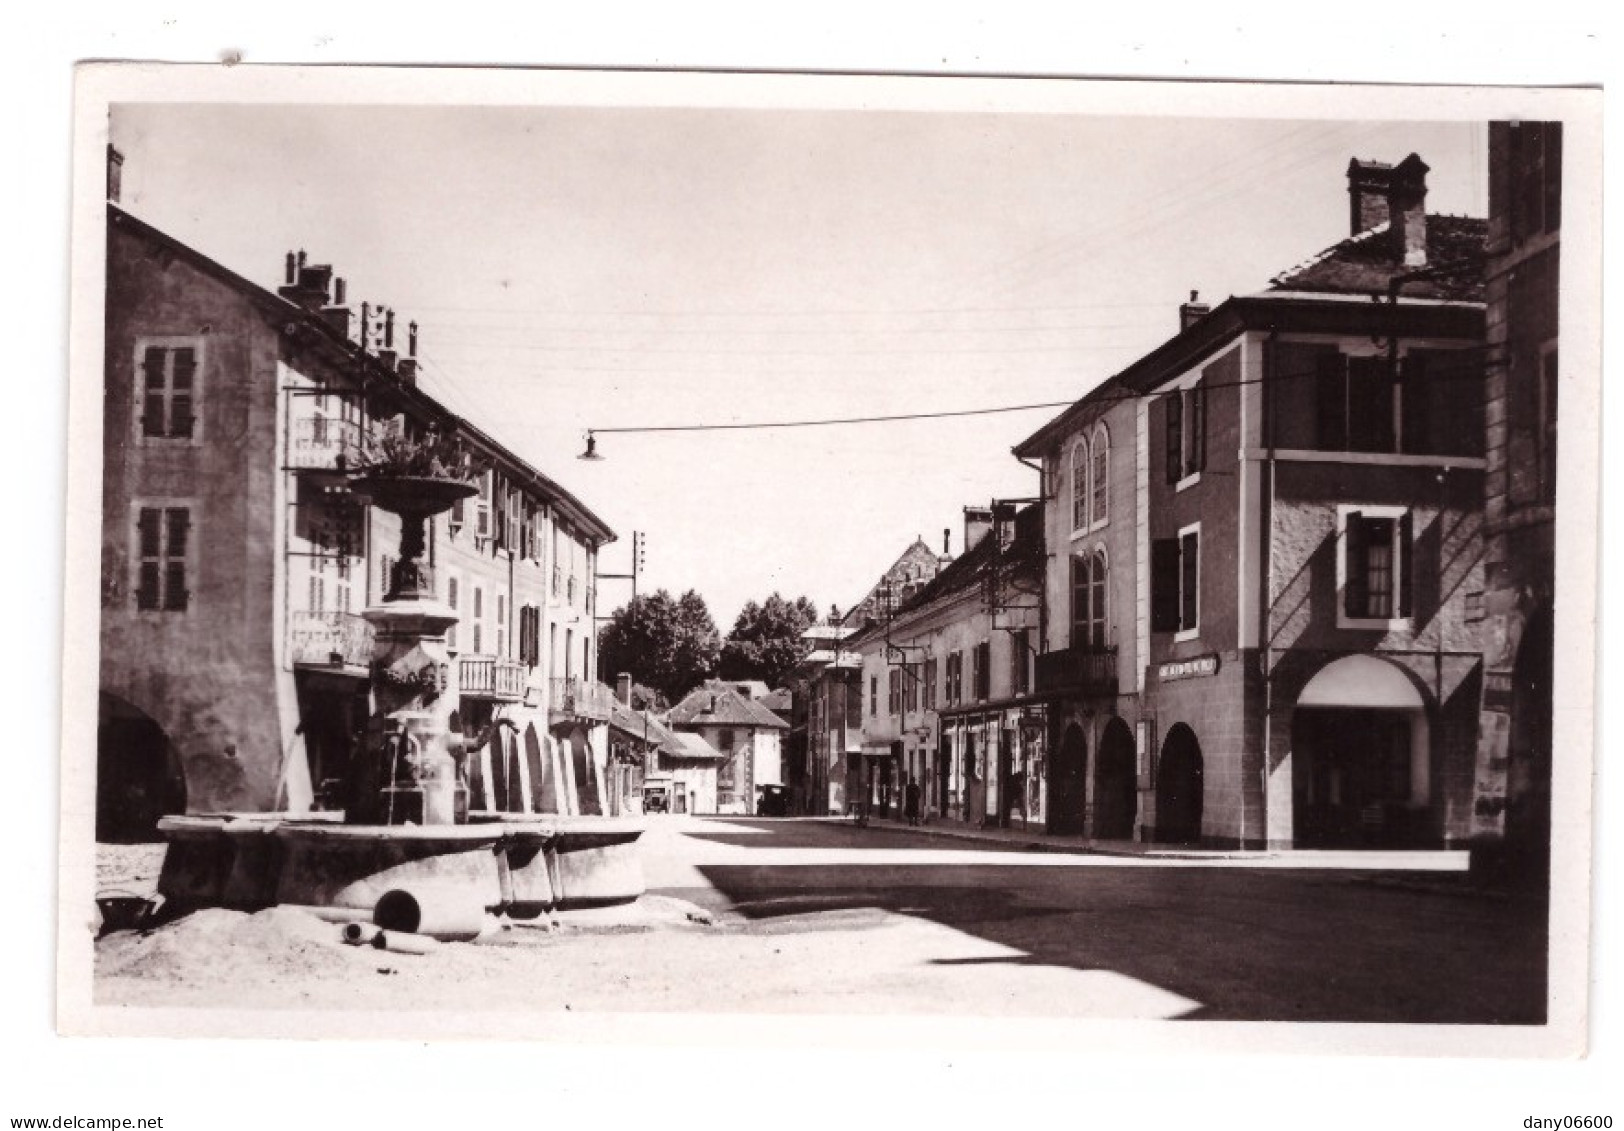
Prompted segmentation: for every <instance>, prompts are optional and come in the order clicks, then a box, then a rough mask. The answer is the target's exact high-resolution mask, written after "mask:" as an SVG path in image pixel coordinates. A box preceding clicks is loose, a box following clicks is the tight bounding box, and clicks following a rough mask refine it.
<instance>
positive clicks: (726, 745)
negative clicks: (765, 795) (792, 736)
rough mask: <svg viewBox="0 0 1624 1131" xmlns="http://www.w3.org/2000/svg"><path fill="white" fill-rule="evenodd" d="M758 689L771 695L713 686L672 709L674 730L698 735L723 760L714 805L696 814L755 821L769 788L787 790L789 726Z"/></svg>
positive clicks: (741, 686)
mask: <svg viewBox="0 0 1624 1131" xmlns="http://www.w3.org/2000/svg"><path fill="white" fill-rule="evenodd" d="M756 689H759V690H760V692H761V693H762V694H763V695H764V694H766V687H765V685H763V684H760V683H755V684H752V683H751V681H744V682H742V683H730V682H725V681H722V680H708V681H707V682H705V683H703V684H701V685H700V686H699V687H696V688H694V690H692V691H690V692H689V693H688V694H687V695H686V696H684V697H683V700H682V702H680V703H678V704H677V705H676V706H675V707H672V708H671V712H670V714H669V715H668V716H667V723H668V725H669V726H670V727H671V729H672V730H674V731H676V732H677V733H678V734H679V735H681V734H695V735H698V736H699V737H701V738H703V739H704V740H705V743H706V744H707V745H708V746H709V747H710V748H712V749H714V750H715V751H717V752H718V753H719V754H720V755H721V758H720V760H719V761H718V762H717V763H716V785H715V801H714V805H713V806H712V807H711V808H709V809H697V810H693V811H694V812H700V813H704V812H711V813H732V814H742V815H752V814H754V813H755V812H756V811H757V808H758V807H759V805H760V802H761V796H762V790H763V789H764V788H765V787H767V786H782V785H783V784H784V771H783V749H782V738H783V735H784V733H785V732H787V731H788V730H789V724H788V723H787V722H785V721H784V720H783V719H781V718H779V717H778V716H777V715H775V714H774V713H773V712H772V711H769V710H768V709H767V708H766V707H765V706H763V705H762V704H761V703H759V702H758V701H757V700H756V697H755V695H754V691H755V690H756Z"/></svg>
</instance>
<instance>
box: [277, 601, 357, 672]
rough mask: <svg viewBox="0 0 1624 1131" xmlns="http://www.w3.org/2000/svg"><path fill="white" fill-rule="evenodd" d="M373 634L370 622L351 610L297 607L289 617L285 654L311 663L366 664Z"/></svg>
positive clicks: (314, 664)
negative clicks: (324, 610) (299, 608)
mask: <svg viewBox="0 0 1624 1131" xmlns="http://www.w3.org/2000/svg"><path fill="white" fill-rule="evenodd" d="M373 637H374V629H373V627H372V625H371V624H369V623H368V622H367V621H365V620H362V619H361V618H360V617H358V616H356V615H355V614H354V613H340V612H330V613H329V612H322V613H312V612H304V611H299V612H295V613H294V614H293V615H292V616H291V617H290V618H289V619H288V655H289V656H290V657H292V660H293V662H294V663H296V664H304V665H307V666H310V667H324V668H365V667H366V666H367V665H368V664H370V663H371V662H372V643H373Z"/></svg>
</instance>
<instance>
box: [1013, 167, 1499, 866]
mask: <svg viewBox="0 0 1624 1131" xmlns="http://www.w3.org/2000/svg"><path fill="white" fill-rule="evenodd" d="M1426 173H1427V167H1426V165H1425V164H1424V163H1423V162H1422V161H1421V159H1420V158H1419V157H1417V156H1414V155H1411V156H1410V157H1409V158H1407V159H1406V160H1404V161H1403V162H1400V163H1399V164H1398V165H1396V166H1388V165H1384V164H1380V163H1376V162H1362V161H1354V162H1352V163H1351V164H1350V166H1349V169H1348V192H1349V202H1350V210H1349V211H1350V222H1349V228H1350V234H1349V236H1348V237H1347V238H1346V239H1344V240H1342V241H1341V242H1339V243H1337V244H1335V245H1334V246H1332V247H1329V248H1327V249H1326V250H1325V251H1323V252H1320V253H1319V254H1318V255H1316V256H1314V257H1313V258H1311V259H1309V260H1308V261H1307V262H1305V263H1303V264H1301V265H1300V266H1298V267H1295V268H1292V269H1291V270H1288V271H1286V272H1284V273H1283V274H1281V275H1279V276H1277V277H1276V278H1275V279H1274V280H1273V281H1272V285H1271V286H1270V288H1269V289H1268V290H1265V291H1263V292H1261V293H1258V294H1253V295H1246V296H1241V297H1231V298H1229V299H1228V300H1226V301H1224V302H1222V303H1220V304H1218V305H1217V306H1216V307H1215V308H1213V309H1211V310H1204V309H1202V308H1201V306H1200V304H1198V303H1195V302H1194V301H1192V302H1191V303H1189V304H1186V305H1185V306H1184V307H1183V308H1182V309H1181V312H1180V330H1179V332H1178V333H1177V334H1176V335H1175V336H1174V337H1172V338H1170V339H1169V340H1168V341H1167V342H1165V343H1164V344H1162V345H1161V346H1159V347H1157V348H1156V349H1155V350H1152V351H1151V352H1150V353H1148V354H1146V355H1145V356H1144V357H1142V358H1140V359H1139V360H1137V361H1135V362H1134V363H1133V364H1132V365H1130V366H1128V367H1127V368H1126V369H1125V370H1123V371H1122V372H1120V373H1118V374H1116V375H1115V376H1113V377H1111V378H1110V379H1108V380H1107V381H1105V382H1103V383H1102V384H1101V385H1099V386H1098V387H1096V389H1094V390H1093V391H1092V392H1091V393H1090V394H1088V395H1087V396H1085V397H1084V398H1082V399H1081V400H1079V402H1078V403H1077V404H1076V405H1074V406H1073V407H1072V408H1070V409H1068V410H1067V411H1066V412H1064V413H1062V414H1061V415H1060V416H1059V417H1057V418H1056V419H1055V420H1054V421H1051V422H1050V423H1049V424H1048V425H1045V426H1044V428H1042V429H1040V430H1039V431H1038V432H1037V433H1035V434H1034V435H1033V436H1031V437H1030V438H1028V439H1027V440H1025V441H1024V442H1023V443H1021V444H1020V445H1018V446H1017V447H1016V449H1015V452H1016V455H1017V456H1019V457H1021V458H1023V459H1027V460H1036V459H1041V460H1042V461H1043V463H1042V466H1043V468H1044V481H1045V484H1046V486H1047V490H1046V491H1045V496H1046V498H1047V502H1046V506H1047V507H1048V508H1049V512H1050V514H1049V519H1048V526H1049V529H1050V536H1051V538H1055V539H1058V540H1059V541H1058V547H1063V548H1066V550H1065V552H1056V553H1054V554H1052V556H1051V557H1050V559H1049V566H1048V568H1049V580H1048V583H1047V585H1046V586H1045V592H1046V593H1047V594H1048V596H1049V604H1050V608H1049V613H1048V618H1047V620H1048V623H1047V626H1046V629H1047V631H1046V634H1045V635H1046V641H1045V643H1046V646H1047V647H1048V648H1050V649H1051V650H1055V651H1060V650H1062V649H1064V650H1069V651H1079V645H1078V643H1077V642H1078V641H1079V640H1081V641H1083V644H1082V647H1081V649H1080V655H1081V656H1084V657H1086V656H1091V655H1097V654H1098V652H1097V651H1096V650H1098V649H1102V648H1103V649H1105V650H1107V654H1109V653H1108V650H1109V648H1110V647H1111V645H1112V644H1113V642H1114V644H1115V646H1116V649H1117V651H1116V659H1117V663H1116V665H1115V669H1114V670H1115V674H1116V675H1117V676H1118V678H1119V680H1120V681H1121V682H1120V684H1119V686H1118V687H1116V688H1112V687H1109V686H1107V685H1106V679H1107V677H1108V675H1109V674H1111V672H1112V667H1113V665H1111V664H1110V662H1109V660H1102V661H1095V660H1089V661H1087V662H1089V663H1096V664H1099V665H1100V666H1099V667H1098V668H1096V669H1093V670H1090V669H1087V668H1086V667H1083V664H1084V661H1083V660H1081V659H1077V658H1071V657H1067V658H1065V659H1064V660H1054V661H1048V660H1045V659H1043V658H1042V657H1040V658H1039V660H1038V664H1039V671H1040V672H1044V673H1049V672H1055V671H1056V670H1057V669H1060V668H1062V666H1063V669H1064V670H1065V671H1066V672H1067V675H1066V676H1065V677H1064V678H1067V679H1070V680H1071V681H1072V688H1073V690H1072V691H1070V692H1069V694H1068V695H1067V696H1066V697H1065V698H1064V699H1063V700H1062V702H1065V703H1077V704H1079V705H1080V707H1081V711H1080V712H1079V711H1078V709H1077V708H1076V707H1068V708H1064V709H1062V710H1061V711H1060V712H1057V713H1056V715H1055V718H1054V723H1053V726H1052V728H1051V732H1050V737H1051V741H1053V742H1054V743H1055V744H1056V746H1057V748H1058V750H1059V751H1062V752H1064V751H1067V748H1068V745H1069V747H1070V750H1071V751H1072V752H1075V753H1071V754H1070V755H1069V757H1070V758H1073V759H1074V758H1076V757H1077V756H1078V755H1079V754H1081V755H1082V756H1083V757H1085V758H1086V757H1088V754H1087V751H1088V750H1089V749H1090V747H1089V746H1088V745H1087V743H1086V740H1088V739H1089V738H1091V737H1092V738H1093V743H1092V758H1093V764H1092V767H1091V768H1090V769H1087V770H1085V771H1084V772H1082V773H1081V774H1077V773H1076V770H1075V769H1072V770H1070V771H1068V772H1067V774H1066V776H1067V777H1079V778H1080V779H1081V782H1082V788H1083V789H1084V790H1085V791H1086V798H1085V804H1084V807H1083V808H1084V819H1083V829H1084V831H1085V832H1088V833H1089V834H1090V835H1095V836H1103V835H1112V836H1117V835H1122V833H1123V832H1124V830H1126V829H1128V828H1129V827H1130V825H1129V821H1128V817H1127V812H1126V807H1127V805H1128V802H1129V800H1130V798H1131V800H1132V801H1133V802H1134V812H1133V815H1132V822H1131V828H1132V830H1133V831H1134V833H1135V834H1136V835H1137V836H1138V837H1140V838H1141V839H1145V840H1157V841H1164V842H1174V843H1202V844H1211V845H1244V846H1254V847H1256V846H1264V845H1269V846H1308V845H1426V844H1455V843H1462V842H1464V841H1465V839H1466V838H1467V836H1468V835H1469V831H1470V825H1471V808H1472V792H1473V786H1472V777H1473V765H1472V763H1473V750H1474V747H1475V743H1476V731H1477V717H1476V715H1477V707H1476V703H1477V700H1478V697H1479V693H1480V685H1481V669H1482V662H1481V656H1480V654H1479V650H1478V649H1479V637H1478V629H1479V622H1480V620H1481V617H1482V592H1483V587H1484V582H1483V565H1482V530H1481V521H1482V491H1483V469H1484V455H1483V435H1482V429H1483V424H1482V421H1483V407H1482V397H1483V364H1482V343H1483V333H1484V329H1483V324H1484V313H1483V312H1484V305H1483V287H1482V256H1483V240H1484V231H1485V225H1484V223H1483V221H1481V220H1474V219H1468V218H1463V217H1453V216H1440V215H1428V214H1427V212H1426V210H1425V200H1426ZM1097 424H1103V425H1104V429H1103V432H1104V434H1105V435H1106V436H1108V439H1107V440H1106V441H1105V442H1106V443H1108V444H1109V454H1108V455H1107V457H1106V459H1105V460H1104V461H1103V468H1102V470H1101V472H1100V474H1103V475H1104V476H1105V480H1106V481H1105V485H1104V487H1103V488H1097V487H1095V486H1093V485H1091V486H1090V488H1089V492H1090V494H1089V498H1088V499H1087V501H1086V502H1085V501H1082V500H1080V499H1079V497H1078V490H1077V484H1078V482H1079V475H1078V470H1077V467H1076V465H1075V461H1076V459H1077V452H1078V451H1079V448H1078V442H1079V441H1080V440H1083V439H1087V440H1089V441H1090V443H1091V444H1092V443H1095V442H1098V441H1096V440H1095V439H1094V437H1095V436H1096V435H1098V434H1099V433H1097V432H1096V431H1095V429H1096V425H1097ZM1088 450H1089V453H1090V459H1089V461H1088V463H1087V466H1089V468H1090V472H1089V475H1088V476H1085V477H1083V479H1082V480H1081V481H1082V482H1084V483H1090V484H1097V482H1098V478H1097V476H1096V474H1095V472H1094V471H1093V468H1092V461H1093V458H1094V457H1093V448H1092V447H1090V448H1089V449H1088ZM1129 477H1131V484H1132V488H1131V492H1129V491H1128V490H1127V489H1126V487H1125V485H1124V480H1127V479H1128V478H1129ZM1096 493H1099V495H1100V497H1099V498H1098V499H1096ZM1096 505H1103V506H1104V508H1105V514H1104V521H1103V523H1098V524H1097V522H1096V514H1095V507H1096ZM1119 522H1120V523H1121V526H1120V527H1119V526H1118V524H1119ZM1096 526H1098V529H1096ZM1079 531H1080V532H1081V533H1079ZM1102 558H1103V561H1104V569H1105V578H1106V580H1105V582H1104V583H1103V585H1102V584H1100V583H1098V582H1096V580H1095V575H1094V572H1093V569H1092V567H1090V568H1087V569H1083V568H1081V567H1080V566H1079V564H1078V563H1079V561H1080V560H1081V561H1099V560H1101V559H1102ZM1096 610H1098V611H1096ZM1124 655H1126V656H1127V657H1129V658H1128V659H1127V660H1126V663H1127V664H1130V665H1131V668H1128V669H1124V667H1123V666H1122V665H1123V664H1124V662H1125V661H1124ZM1049 665H1054V667H1050V666H1049ZM1079 669H1081V670H1079ZM1044 678H1045V676H1040V682H1041V681H1042V680H1043V679H1044ZM1048 678H1051V679H1053V678H1060V677H1058V676H1048ZM1085 679H1090V680H1098V683H1097V684H1096V685H1095V686H1094V687H1093V688H1092V689H1088V690H1081V691H1080V690H1077V689H1076V687H1077V684H1078V683H1079V682H1081V681H1082V680H1085ZM1129 679H1131V683H1130V682H1128V680H1129ZM1130 688H1131V689H1132V691H1133V692H1134V693H1135V694H1133V695H1119V694H1117V692H1119V691H1121V692H1126V691H1128V690H1129V689H1130ZM1090 698H1092V699H1093V704H1090V703H1089V702H1088V700H1089V699H1090ZM1090 706H1092V707H1093V709H1094V710H1095V712H1096V714H1095V722H1096V726H1095V729H1094V731H1093V736H1091V735H1090V734H1089V733H1088V731H1087V730H1086V729H1085V728H1084V725H1083V722H1082V720H1081V719H1079V718H1077V715H1078V714H1079V713H1081V714H1082V715H1083V716H1085V717H1086V715H1087V712H1088V710H1089V708H1090ZM1108 707H1109V709H1110V710H1112V711H1113V714H1112V715H1111V716H1110V717H1109V718H1106V719H1104V720H1103V722H1101V721H1100V720H1101V715H1102V714H1103V712H1104V711H1105V710H1107V709H1108ZM1117 712H1131V714H1121V713H1117ZM1119 724H1120V725H1119ZM1061 727H1064V730H1060V729H1059V728H1061ZM1073 728H1075V729H1073ZM1094 736H1097V737H1094ZM1130 764H1131V765H1132V767H1133V773H1132V774H1131V779H1132V782H1133V789H1132V790H1131V791H1130V789H1129V788H1128V781H1129V780H1130V774H1129V772H1128V767H1129V765H1130ZM1068 765H1070V762H1069V761H1068V757H1067V756H1065V755H1063V754H1062V753H1057V755H1056V758H1055V760H1054V763H1053V767H1052V768H1051V781H1050V788H1051V790H1055V791H1056V792H1059V791H1060V787H1059V779H1057V778H1056V777H1055V774H1056V773H1058V772H1060V771H1061V768H1062V767H1066V766H1068Z"/></svg>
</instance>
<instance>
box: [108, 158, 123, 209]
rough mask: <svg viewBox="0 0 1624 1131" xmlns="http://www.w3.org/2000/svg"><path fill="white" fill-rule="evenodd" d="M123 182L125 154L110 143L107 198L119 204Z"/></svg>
mask: <svg viewBox="0 0 1624 1131" xmlns="http://www.w3.org/2000/svg"><path fill="white" fill-rule="evenodd" d="M123 184H124V154H122V153H120V152H119V151H118V150H116V149H114V148H113V146H112V145H111V143H109V145H108V146H107V199H108V200H110V201H112V202H113V203H114V204H117V203H118V200H119V193H120V192H121V191H122V189H123Z"/></svg>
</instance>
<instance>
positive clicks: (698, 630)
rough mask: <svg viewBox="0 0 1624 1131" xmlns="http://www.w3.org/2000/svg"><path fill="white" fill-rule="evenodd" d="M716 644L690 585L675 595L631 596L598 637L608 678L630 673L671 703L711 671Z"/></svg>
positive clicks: (718, 643)
mask: <svg viewBox="0 0 1624 1131" xmlns="http://www.w3.org/2000/svg"><path fill="white" fill-rule="evenodd" d="M721 647H722V645H721V634H720V633H719V632H718V631H717V629H716V622H715V621H713V620H711V615H710V610H709V609H707V608H706V607H705V599H704V598H703V597H701V596H700V595H699V594H698V593H695V592H694V591H693V590H692V589H690V590H688V592H686V593H684V594H683V595H682V596H681V597H678V598H673V597H672V596H671V594H670V593H668V592H666V591H665V590H664V589H659V590H656V591H655V592H653V593H650V594H647V595H641V596H638V597H636V598H634V599H633V600H632V601H631V602H630V603H629V604H626V605H623V606H621V607H620V608H618V609H616V610H615V612H614V614H613V615H612V616H611V617H610V618H609V623H608V624H606V625H605V626H604V628H603V632H602V635H601V636H600V637H599V638H598V653H599V655H600V656H601V657H602V659H603V665H604V667H603V670H604V671H605V672H606V673H607V675H608V676H609V678H611V679H612V678H614V677H616V676H618V675H619V674H620V673H621V672H630V673H631V677H632V679H633V680H635V681H636V682H638V683H641V684H645V685H646V686H648V687H651V688H653V689H654V690H656V691H658V692H659V693H660V694H661V695H663V696H665V698H666V699H667V700H668V701H669V702H672V703H675V702H677V701H678V700H680V699H681V698H682V697H683V696H684V695H686V694H687V693H688V692H689V691H691V690H693V689H694V688H695V687H697V686H698V685H699V684H700V683H702V682H704V681H705V680H706V679H708V678H710V677H711V676H713V675H714V674H715V673H716V661H717V659H718V657H719V656H720V654H721Z"/></svg>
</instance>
